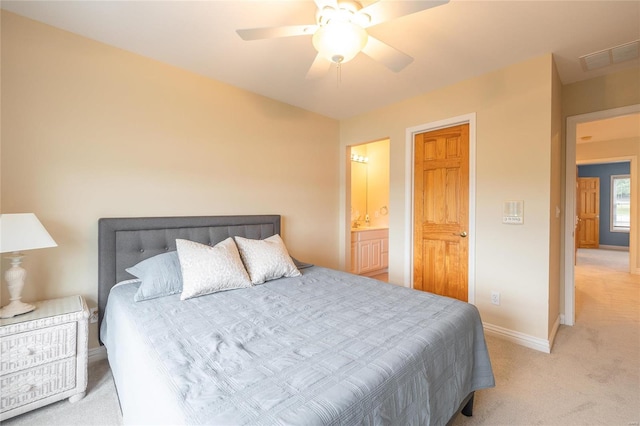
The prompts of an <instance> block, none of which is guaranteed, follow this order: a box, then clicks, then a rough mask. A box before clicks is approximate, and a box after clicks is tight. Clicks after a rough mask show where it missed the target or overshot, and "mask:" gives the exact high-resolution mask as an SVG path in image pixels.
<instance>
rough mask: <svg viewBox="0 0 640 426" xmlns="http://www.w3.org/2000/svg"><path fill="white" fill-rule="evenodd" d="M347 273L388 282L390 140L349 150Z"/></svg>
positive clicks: (365, 144) (351, 147)
mask: <svg viewBox="0 0 640 426" xmlns="http://www.w3.org/2000/svg"><path fill="white" fill-rule="evenodd" d="M348 155H349V159H350V188H351V191H350V194H351V195H350V200H349V202H350V226H351V230H350V231H351V250H350V261H349V263H348V264H349V265H350V269H349V270H350V272H352V273H354V274H358V275H365V276H369V277H372V278H376V279H380V280H382V281H388V273H389V139H383V140H379V141H375V142H369V143H364V144H361V145H354V146H350V147H348Z"/></svg>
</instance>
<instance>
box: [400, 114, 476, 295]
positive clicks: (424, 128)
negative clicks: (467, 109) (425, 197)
mask: <svg viewBox="0 0 640 426" xmlns="http://www.w3.org/2000/svg"><path fill="white" fill-rule="evenodd" d="M460 124H469V232H468V233H469V259H468V263H469V266H468V271H467V273H468V284H467V287H468V290H469V295H468V301H469V303H471V304H474V303H475V298H476V263H475V259H476V232H475V230H476V113H475V112H474V113H470V114H464V115H459V116H457V117H451V118H447V119H444V120H439V121H433V122H430V123H425V124H420V125H418V126H415V127H410V128H407V130H406V137H405V170H406V172H405V188H406V193H405V200H406V205H405V211H406V221H407V226H406V227H405V241H406V243H405V248H404V253H405V271H404V276H405V277H408V279H409V282H408V283H405V287H410V288H413V185H414V182H413V180H414V179H413V165H414V152H413V148H414V144H413V140H414V137H415V135H417V134H419V133H425V132H431V131H433V130H438V129H443V128H447V127H453V126H457V125H460Z"/></svg>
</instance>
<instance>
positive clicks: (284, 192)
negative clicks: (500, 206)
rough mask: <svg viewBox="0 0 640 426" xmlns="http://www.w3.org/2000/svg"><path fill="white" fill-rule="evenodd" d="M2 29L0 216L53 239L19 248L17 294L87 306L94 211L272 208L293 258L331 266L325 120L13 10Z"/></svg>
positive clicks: (334, 259) (333, 221) (331, 180)
mask: <svg viewBox="0 0 640 426" xmlns="http://www.w3.org/2000/svg"><path fill="white" fill-rule="evenodd" d="M1 30H2V94H1V95H2V98H1V102H2V117H1V118H2V133H1V136H2V146H1V149H2V160H1V161H2V163H1V166H2V170H1V179H2V197H1V201H2V211H3V212H4V213H18V212H34V213H36V215H37V216H38V217H39V218H40V220H41V221H42V223H43V224H44V225H45V227H46V228H47V230H48V231H49V232H50V234H51V235H52V236H53V238H54V239H55V240H56V241H57V243H58V247H57V248H51V249H44V250H35V251H32V252H29V253H28V257H27V258H26V260H25V262H24V265H25V268H26V269H27V270H28V273H29V275H28V278H27V284H26V287H25V290H24V292H23V298H24V300H25V301H34V300H39V299H44V298H52V297H58V296H64V295H70V294H82V295H83V296H85V297H86V298H87V299H88V301H89V304H90V305H93V306H95V304H96V298H97V277H98V272H97V244H98V239H97V231H98V218H100V217H119V216H164V215H167V216H175V215H221V214H229V215H233V214H274V213H275V214H282V215H283V237H284V239H285V242H286V243H287V246H288V248H289V250H290V252H291V253H292V254H293V255H294V256H296V257H298V258H300V259H303V260H307V261H310V262H314V263H316V264H320V265H324V266H328V267H337V266H338V254H337V253H338V241H337V233H336V229H337V227H338V223H337V220H338V215H337V213H336V212H337V211H338V197H337V193H338V190H339V185H338V172H339V171H338V164H339V160H338V158H339V157H338V137H339V135H338V125H339V124H338V122H337V121H335V120H333V119H329V118H326V117H323V116H320V115H316V114H313V113H310V112H307V111H304V110H301V109H298V108H294V107H291V106H288V105H285V104H282V103H279V102H276V101H273V100H269V99H267V98H264V97H261V96H257V95H254V94H251V93H249V92H246V91H243V90H240V89H237V88H234V87H231V86H228V85H225V84H223V83H220V82H216V81H213V80H210V79H207V78H204V77H201V76H199V75H196V74H192V73H189V72H186V71H183V70H180V69H177V68H174V67H171V66H168V65H165V64H162V63H159V62H156V61H153V60H150V59H147V58H144V57H141V56H138V55H135V54H131V53H127V52H125V51H122V50H119V49H116V48H113V47H109V46H106V45H103V44H100V43H97V42H94V41H91V40H89V39H86V38H82V37H79V36H76V35H73V34H71V33H67V32H64V31H60V30H57V29H54V28H52V27H49V26H46V25H42V24H40V23H37V22H35V21H31V20H27V19H24V18H22V17H19V16H17V15H14V14H11V13H7V12H2V27H1ZM2 266H3V268H6V267H7V262H6V261H5V260H3V264H2ZM2 296H3V297H2V299H3V300H4V301H6V300H7V294H6V289H5V286H4V285H3V286H2ZM2 304H5V303H2ZM91 333H92V336H91V341H90V345H91V346H95V345H96V344H97V341H96V338H95V336H96V330H95V326H93V328H92V331H91Z"/></svg>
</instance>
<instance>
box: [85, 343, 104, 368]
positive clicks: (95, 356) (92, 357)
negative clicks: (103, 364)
mask: <svg viewBox="0 0 640 426" xmlns="http://www.w3.org/2000/svg"><path fill="white" fill-rule="evenodd" d="M103 359H107V348H105V347H104V346H98V347H97V348H91V349H89V364H91V363H92V362H96V361H101V360H103Z"/></svg>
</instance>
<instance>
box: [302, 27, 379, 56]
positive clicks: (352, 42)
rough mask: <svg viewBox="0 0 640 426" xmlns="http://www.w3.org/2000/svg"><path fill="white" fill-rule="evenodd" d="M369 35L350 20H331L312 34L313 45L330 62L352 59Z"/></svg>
mask: <svg viewBox="0 0 640 426" xmlns="http://www.w3.org/2000/svg"><path fill="white" fill-rule="evenodd" d="M368 39H369V35H368V34H367V32H366V31H365V29H364V28H362V27H360V26H359V25H356V24H354V23H352V22H344V21H339V20H332V21H330V22H329V23H328V24H326V25H323V26H322V27H320V28H318V30H317V31H316V32H315V33H314V34H313V39H312V42H313V47H315V48H316V50H317V51H318V53H319V54H320V55H321V56H323V57H324V58H326V59H328V60H329V61H331V62H336V63H344V62H347V61H350V60H351V59H353V58H354V57H355V56H356V55H357V54H358V53H359V52H360V51H361V50H362V49H363V48H364V47H365V46H366V45H367V41H368Z"/></svg>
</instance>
